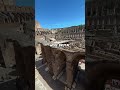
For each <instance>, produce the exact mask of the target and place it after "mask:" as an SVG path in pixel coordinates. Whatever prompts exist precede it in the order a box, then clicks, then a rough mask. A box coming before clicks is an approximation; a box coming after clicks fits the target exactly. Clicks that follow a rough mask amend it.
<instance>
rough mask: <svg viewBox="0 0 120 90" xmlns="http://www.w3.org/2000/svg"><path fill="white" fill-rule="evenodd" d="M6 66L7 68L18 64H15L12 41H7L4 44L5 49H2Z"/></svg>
mask: <svg viewBox="0 0 120 90" xmlns="http://www.w3.org/2000/svg"><path fill="white" fill-rule="evenodd" d="M1 50H2V54H3V58H4V62H5V66H6V67H12V66H13V65H15V64H16V62H15V52H14V45H13V42H12V41H10V40H7V41H6V42H5V43H4V47H2V48H1Z"/></svg>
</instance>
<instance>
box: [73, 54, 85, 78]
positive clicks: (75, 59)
mask: <svg viewBox="0 0 120 90" xmlns="http://www.w3.org/2000/svg"><path fill="white" fill-rule="evenodd" d="M81 59H85V55H81V54H78V55H76V56H75V57H74V58H73V61H72V67H73V80H74V79H75V78H76V75H77V71H78V63H79V60H81Z"/></svg>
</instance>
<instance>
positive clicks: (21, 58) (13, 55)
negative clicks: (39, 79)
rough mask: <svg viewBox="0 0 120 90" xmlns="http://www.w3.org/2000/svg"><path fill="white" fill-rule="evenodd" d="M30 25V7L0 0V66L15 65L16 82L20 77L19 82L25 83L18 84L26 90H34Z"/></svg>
mask: <svg viewBox="0 0 120 90" xmlns="http://www.w3.org/2000/svg"><path fill="white" fill-rule="evenodd" d="M31 24H32V25H33V26H32V25H31ZM33 28H34V9H33V8H31V7H27V6H24V7H23V6H16V4H15V0H0V58H1V59H0V67H4V68H6V69H7V68H13V67H14V68H16V73H17V74H16V76H17V77H18V78H17V80H16V83H17V85H18V82H19V83H20V82H21V81H23V80H24V83H21V84H22V85H23V86H25V87H18V88H26V87H29V90H34V70H35V69H34V60H35V59H34V54H35V47H34V34H35V33H34V32H35V31H34V29H33ZM0 78H1V76H0ZM18 86H19V85H18Z"/></svg>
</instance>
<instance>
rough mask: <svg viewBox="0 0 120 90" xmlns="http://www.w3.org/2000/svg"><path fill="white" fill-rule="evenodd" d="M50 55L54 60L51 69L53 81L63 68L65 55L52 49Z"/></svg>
mask: <svg viewBox="0 0 120 90" xmlns="http://www.w3.org/2000/svg"><path fill="white" fill-rule="evenodd" d="M52 53H53V55H54V60H53V61H52V67H53V73H54V76H53V79H54V80H55V79H56V78H57V76H58V75H59V74H60V72H61V71H62V70H63V69H64V67H65V64H66V63H65V55H64V54H63V53H62V51H60V50H58V49H52Z"/></svg>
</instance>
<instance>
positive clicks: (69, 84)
mask: <svg viewBox="0 0 120 90" xmlns="http://www.w3.org/2000/svg"><path fill="white" fill-rule="evenodd" d="M65 54H66V58H67V61H66V85H67V87H68V88H69V89H71V88H72V84H73V66H72V61H73V58H74V53H72V52H65Z"/></svg>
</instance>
